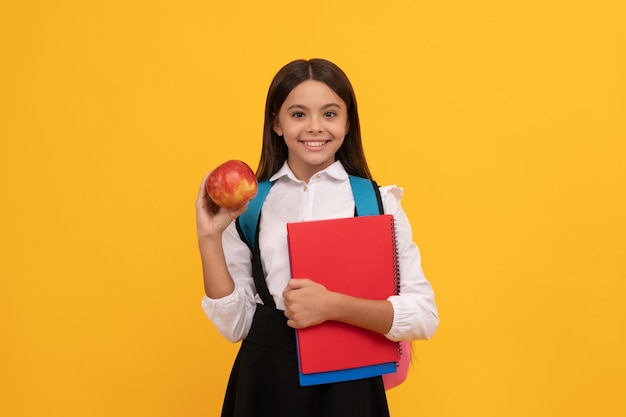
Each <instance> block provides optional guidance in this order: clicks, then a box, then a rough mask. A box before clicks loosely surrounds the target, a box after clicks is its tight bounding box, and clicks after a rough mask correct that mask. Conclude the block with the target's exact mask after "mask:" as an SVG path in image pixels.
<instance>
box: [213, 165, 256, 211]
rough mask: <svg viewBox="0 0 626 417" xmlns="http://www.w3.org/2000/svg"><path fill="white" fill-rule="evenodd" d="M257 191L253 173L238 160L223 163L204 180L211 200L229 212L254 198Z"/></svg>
mask: <svg viewBox="0 0 626 417" xmlns="http://www.w3.org/2000/svg"><path fill="white" fill-rule="evenodd" d="M257 190H258V183H257V180H256V176H255V175H254V172H253V171H252V169H250V167H249V166H248V165H247V164H246V163H245V162H242V161H238V160H231V161H226V162H224V163H223V164H222V165H220V166H218V167H217V168H215V169H214V170H213V171H212V172H211V174H209V177H208V178H207V180H206V191H207V193H208V194H209V197H210V198H211V200H213V201H214V202H215V204H217V205H218V206H220V207H223V208H225V209H229V210H230V209H235V208H238V207H241V206H242V205H243V204H245V203H246V202H247V201H248V200H251V199H252V198H254V196H255V195H256V193H257Z"/></svg>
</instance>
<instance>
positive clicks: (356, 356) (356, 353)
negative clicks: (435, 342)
mask: <svg viewBox="0 0 626 417" xmlns="http://www.w3.org/2000/svg"><path fill="white" fill-rule="evenodd" d="M395 230H396V229H395V223H394V218H393V216H392V215H376V216H361V217H351V218H343V219H331V220H317V221H308V222H298V223H288V224H287V233H288V242H289V257H290V262H291V276H292V277H294V278H309V279H311V280H313V281H316V282H319V283H321V284H323V285H324V286H325V287H326V288H327V289H329V290H330V291H336V292H341V293H344V294H348V295H352V296H355V297H359V298H368V299H376V300H385V299H387V298H388V297H389V296H391V295H394V294H397V293H398V284H399V274H398V260H397V251H396V233H395ZM296 335H297V338H298V349H299V352H298V353H299V359H300V371H301V372H302V373H303V374H309V373H319V372H328V371H335V370H342V369H350V368H357V367H363V366H370V365H374V364H381V363H386V362H396V361H398V360H399V359H400V354H399V344H398V343H396V342H392V341H390V340H389V339H387V338H386V337H385V336H383V335H380V334H377V333H374V332H371V331H369V330H365V329H362V328H359V327H355V326H351V325H348V324H345V323H340V322H334V321H327V322H324V323H322V324H320V325H318V326H312V327H308V328H306V329H298V330H297V331H296Z"/></svg>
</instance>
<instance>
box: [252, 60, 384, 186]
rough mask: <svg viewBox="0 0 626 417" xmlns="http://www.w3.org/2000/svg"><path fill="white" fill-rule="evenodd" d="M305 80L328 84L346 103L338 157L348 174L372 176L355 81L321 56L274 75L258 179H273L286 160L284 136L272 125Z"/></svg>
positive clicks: (266, 108)
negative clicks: (345, 130) (345, 127)
mask: <svg viewBox="0 0 626 417" xmlns="http://www.w3.org/2000/svg"><path fill="white" fill-rule="evenodd" d="M306 80H315V81H321V82H323V83H325V84H326V85H328V86H329V87H330V88H331V89H332V90H333V91H334V92H335V94H337V95H338V96H339V97H341V99H342V100H343V101H344V103H346V107H347V109H348V122H349V126H350V128H349V129H348V134H347V135H346V137H345V139H344V142H343V144H342V145H341V147H340V148H339V150H338V151H337V153H336V155H335V157H336V159H337V160H339V161H341V163H342V164H343V166H344V168H345V169H346V171H347V172H348V174H352V175H357V176H360V177H364V178H369V179H371V178H372V175H371V174H370V170H369V168H368V166H367V161H366V160H365V153H364V152H363V144H362V142H361V126H360V124H359V112H358V110H357V104H356V96H355V94H354V90H353V88H352V84H351V83H350V80H348V77H347V76H346V74H345V73H344V72H343V71H342V70H341V69H340V68H339V67H338V66H337V65H335V64H333V63H332V62H330V61H327V60H325V59H318V58H316V59H310V60H304V59H299V60H296V61H292V62H290V63H289V64H287V65H285V66H284V67H282V68H281V69H280V71H278V73H277V74H276V75H275V76H274V79H273V80H272V83H271V84H270V88H269V91H268V93H267V100H266V102H265V121H264V125H263V148H262V149H261V158H260V160H259V166H258V167H257V171H256V176H257V178H258V179H259V181H262V180H266V179H268V178H270V177H271V176H272V175H274V174H275V173H276V172H277V171H278V170H279V169H280V167H281V166H282V165H283V163H284V162H285V161H286V160H287V153H288V150H287V145H285V141H284V140H283V138H282V137H280V136H278V134H276V132H274V129H273V124H274V120H275V118H276V117H278V113H279V111H280V107H281V106H282V104H283V103H284V101H285V100H286V99H287V96H288V95H289V93H290V92H291V90H293V89H294V88H295V87H296V86H298V85H299V84H300V83H302V82H303V81H306Z"/></svg>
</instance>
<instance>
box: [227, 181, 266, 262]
mask: <svg viewBox="0 0 626 417" xmlns="http://www.w3.org/2000/svg"><path fill="white" fill-rule="evenodd" d="M273 184H274V183H273V182H270V181H269V180H265V181H260V182H259V188H258V191H257V193H256V196H255V197H254V198H253V199H252V200H250V202H249V203H248V209H247V210H246V211H245V212H244V213H243V214H242V215H241V216H239V217H238V218H237V220H236V226H237V231H238V232H239V237H241V240H243V241H244V242H245V243H246V245H248V247H249V248H250V250H252V249H253V248H254V241H255V237H256V232H257V225H258V223H259V217H260V216H261V207H263V203H264V202H265V197H267V193H268V192H269V191H270V188H272V185H273Z"/></svg>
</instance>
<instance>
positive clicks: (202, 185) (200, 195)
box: [196, 171, 211, 203]
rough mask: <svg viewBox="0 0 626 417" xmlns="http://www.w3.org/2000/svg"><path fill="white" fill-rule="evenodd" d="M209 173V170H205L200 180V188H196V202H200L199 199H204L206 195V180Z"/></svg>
mask: <svg viewBox="0 0 626 417" xmlns="http://www.w3.org/2000/svg"><path fill="white" fill-rule="evenodd" d="M210 174H211V171H209V172H207V173H206V174H205V175H204V177H203V178H202V182H201V183H200V189H199V190H198V198H197V199H196V202H197V203H200V202H201V201H204V199H205V198H206V196H207V192H206V180H207V178H209V175H210Z"/></svg>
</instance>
